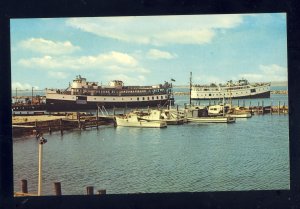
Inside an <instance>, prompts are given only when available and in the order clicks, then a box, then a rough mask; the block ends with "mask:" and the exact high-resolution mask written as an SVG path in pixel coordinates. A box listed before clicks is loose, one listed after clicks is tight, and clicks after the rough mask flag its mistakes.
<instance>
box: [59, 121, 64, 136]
mask: <svg viewBox="0 0 300 209" xmlns="http://www.w3.org/2000/svg"><path fill="white" fill-rule="evenodd" d="M59 126H60V134H61V135H63V134H64V130H63V129H64V128H63V120H62V118H61V119H60V120H59Z"/></svg>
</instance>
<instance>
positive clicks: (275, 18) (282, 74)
mask: <svg viewBox="0 0 300 209" xmlns="http://www.w3.org/2000/svg"><path fill="white" fill-rule="evenodd" d="M286 39H287V37H286V15H285V14H284V13H272V14H243V15H240V14H234V15H184V16H147V17H141V16H140V17H98V18H49V19H44V18H43V19H12V20H11V60H12V63H11V64H12V65H11V66H12V89H13V90H14V89H16V88H18V89H31V87H34V88H35V89H44V88H66V87H67V86H68V83H69V82H71V81H72V80H73V79H74V78H75V76H76V75H81V76H83V77H86V78H87V79H88V80H89V81H96V82H99V83H102V84H104V85H106V84H108V82H109V81H110V80H115V79H118V80H123V81H124V83H125V85H154V84H159V83H163V82H164V81H170V79H171V78H173V79H175V80H176V82H175V83H174V84H175V85H187V84H188V83H189V72H193V82H194V83H198V84H209V83H211V82H215V83H222V82H226V81H228V80H238V79H241V78H246V79H248V80H249V81H250V82H260V81H287V40H286Z"/></svg>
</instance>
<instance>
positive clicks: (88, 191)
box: [86, 186, 94, 195]
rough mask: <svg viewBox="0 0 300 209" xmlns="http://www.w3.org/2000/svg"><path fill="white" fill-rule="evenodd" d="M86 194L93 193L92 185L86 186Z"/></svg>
mask: <svg viewBox="0 0 300 209" xmlns="http://www.w3.org/2000/svg"><path fill="white" fill-rule="evenodd" d="M86 194H87V195H93V194H94V187H93V186H87V187H86Z"/></svg>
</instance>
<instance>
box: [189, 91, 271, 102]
mask: <svg viewBox="0 0 300 209" xmlns="http://www.w3.org/2000/svg"><path fill="white" fill-rule="evenodd" d="M270 97H271V91H268V92H263V93H259V94H253V95H245V96H232V97H231V99H259V98H270ZM219 98H220V97H211V98H206V97H205V98H203V97H192V98H191V99H192V100H210V99H219ZM225 98H226V99H227V98H229V97H225Z"/></svg>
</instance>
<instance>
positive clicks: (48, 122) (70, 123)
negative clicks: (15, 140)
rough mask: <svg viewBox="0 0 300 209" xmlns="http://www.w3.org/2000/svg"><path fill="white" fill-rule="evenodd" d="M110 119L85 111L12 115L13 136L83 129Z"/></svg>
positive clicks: (95, 126)
mask: <svg viewBox="0 0 300 209" xmlns="http://www.w3.org/2000/svg"><path fill="white" fill-rule="evenodd" d="M109 124H111V123H110V121H107V120H103V119H102V118H100V117H99V118H98V117H97V116H93V115H89V114H86V113H56V114H52V115H35V116H34V115H23V116H13V125H12V127H13V136H14V137H20V136H24V135H38V134H44V133H49V134H51V133H52V132H54V131H60V132H61V134H63V133H64V131H68V130H74V129H77V130H85V129H88V128H98V127H99V126H101V125H109Z"/></svg>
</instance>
